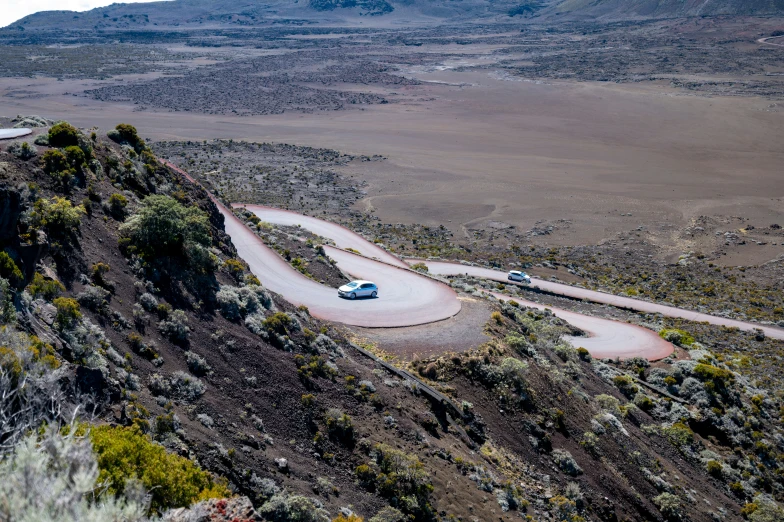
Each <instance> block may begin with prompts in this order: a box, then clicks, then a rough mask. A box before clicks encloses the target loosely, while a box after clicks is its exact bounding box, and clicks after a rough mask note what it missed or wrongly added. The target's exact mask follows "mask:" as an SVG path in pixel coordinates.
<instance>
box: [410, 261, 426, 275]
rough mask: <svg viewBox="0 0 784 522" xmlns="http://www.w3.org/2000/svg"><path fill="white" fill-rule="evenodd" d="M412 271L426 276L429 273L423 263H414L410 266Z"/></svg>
mask: <svg viewBox="0 0 784 522" xmlns="http://www.w3.org/2000/svg"><path fill="white" fill-rule="evenodd" d="M411 269H412V270H416V271H417V272H422V273H423V274H427V273H428V272H430V269H429V268H428V267H427V265H426V264H425V263H414V264H413V265H411Z"/></svg>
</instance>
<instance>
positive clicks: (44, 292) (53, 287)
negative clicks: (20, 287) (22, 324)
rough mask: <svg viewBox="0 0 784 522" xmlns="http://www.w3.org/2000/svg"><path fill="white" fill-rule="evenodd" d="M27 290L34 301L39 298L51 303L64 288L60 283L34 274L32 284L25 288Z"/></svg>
mask: <svg viewBox="0 0 784 522" xmlns="http://www.w3.org/2000/svg"><path fill="white" fill-rule="evenodd" d="M27 290H28V291H29V292H30V295H32V296H33V297H34V298H36V299H38V298H39V297H40V298H43V299H45V300H47V301H51V300H52V299H54V298H55V297H58V296H59V295H60V294H61V293H62V292H64V291H65V287H64V286H63V284H62V283H61V282H60V281H55V280H53V279H46V278H44V276H42V275H41V274H39V273H38V272H36V273H35V275H34V276H33V280H32V282H31V283H30V284H29V285H28V286H27Z"/></svg>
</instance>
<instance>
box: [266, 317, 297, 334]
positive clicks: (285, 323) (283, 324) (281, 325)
mask: <svg viewBox="0 0 784 522" xmlns="http://www.w3.org/2000/svg"><path fill="white" fill-rule="evenodd" d="M291 323H292V321H291V317H290V316H289V315H288V314H287V313H286V312H275V313H274V314H272V315H271V316H269V317H267V318H266V319H264V327H265V328H266V329H267V330H269V331H271V332H276V333H279V334H281V335H283V334H285V333H286V332H287V329H288V327H289V326H291Z"/></svg>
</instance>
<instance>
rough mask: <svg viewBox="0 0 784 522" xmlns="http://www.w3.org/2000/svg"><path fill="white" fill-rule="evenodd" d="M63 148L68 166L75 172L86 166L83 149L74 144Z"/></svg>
mask: <svg viewBox="0 0 784 522" xmlns="http://www.w3.org/2000/svg"><path fill="white" fill-rule="evenodd" d="M64 150H65V158H66V160H67V161H68V166H69V167H70V168H71V169H73V171H74V172H76V173H80V172H82V171H84V169H85V167H87V156H85V154H84V151H83V150H82V149H80V148H79V147H77V146H76V145H72V146H70V147H66V148H65V149H64Z"/></svg>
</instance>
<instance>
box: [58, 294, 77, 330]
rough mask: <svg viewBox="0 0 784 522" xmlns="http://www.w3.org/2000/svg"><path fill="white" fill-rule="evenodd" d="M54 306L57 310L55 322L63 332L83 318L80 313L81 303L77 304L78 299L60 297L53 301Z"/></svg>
mask: <svg viewBox="0 0 784 522" xmlns="http://www.w3.org/2000/svg"><path fill="white" fill-rule="evenodd" d="M52 304H54V306H55V308H57V316H56V317H55V322H56V323H57V326H58V327H59V328H60V329H61V330H65V329H68V328H71V327H72V326H73V325H74V324H75V323H76V322H77V321H79V319H81V318H82V312H80V311H79V303H78V302H76V299H71V298H69V297H58V298H57V299H55V300H54V301H52Z"/></svg>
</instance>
